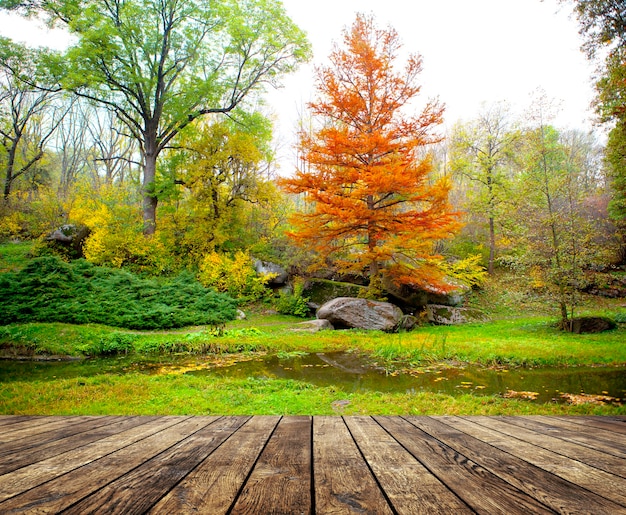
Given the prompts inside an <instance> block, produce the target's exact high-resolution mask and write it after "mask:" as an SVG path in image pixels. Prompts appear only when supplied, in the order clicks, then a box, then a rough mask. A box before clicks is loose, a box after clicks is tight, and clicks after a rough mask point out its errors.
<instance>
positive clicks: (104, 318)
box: [0, 256, 236, 330]
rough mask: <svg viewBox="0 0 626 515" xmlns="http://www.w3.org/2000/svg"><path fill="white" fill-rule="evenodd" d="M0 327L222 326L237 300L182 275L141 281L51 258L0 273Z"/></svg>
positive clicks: (232, 316) (148, 327)
mask: <svg viewBox="0 0 626 515" xmlns="http://www.w3.org/2000/svg"><path fill="white" fill-rule="evenodd" d="M0 290H1V291H2V296H1V297H0V324H2V325H6V324H11V323H24V322H65V323H70V324H87V323H92V324H104V325H108V326H113V327H124V328H128V329H142V330H145V329H151V330H154V329H172V328H177V327H187V326H192V325H221V324H224V323H225V322H227V321H229V320H233V319H234V318H235V315H236V302H235V301H234V300H233V299H232V298H231V297H229V296H228V295H225V294H221V293H216V292H215V291H214V290H212V289H207V288H205V287H204V286H202V285H201V284H200V283H198V282H197V281H196V280H195V279H194V277H193V276H192V275H191V274H187V273H183V274H181V275H179V276H178V277H176V278H174V279H171V280H156V279H142V278H140V277H137V276H135V275H133V274H130V273H128V272H125V271H122V270H115V269H110V268H103V267H97V266H94V265H92V264H90V263H88V262H87V261H84V260H80V261H75V262H73V263H71V264H68V263H65V262H63V261H61V260H60V259H59V258H57V257H55V256H46V257H41V258H37V259H34V260H32V261H31V262H30V263H29V264H28V265H27V266H26V267H25V268H23V269H22V270H20V271H18V272H8V273H4V274H0Z"/></svg>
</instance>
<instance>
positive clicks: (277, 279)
mask: <svg viewBox="0 0 626 515" xmlns="http://www.w3.org/2000/svg"><path fill="white" fill-rule="evenodd" d="M254 269H255V270H256V273H257V274H259V275H272V276H273V277H272V278H271V279H270V280H269V281H268V283H267V284H268V285H269V286H282V285H284V284H285V283H286V282H287V279H288V278H289V274H288V273H287V270H285V269H284V268H283V267H282V266H280V265H277V264H276V263H271V262H269V261H261V260H259V259H255V260H254Z"/></svg>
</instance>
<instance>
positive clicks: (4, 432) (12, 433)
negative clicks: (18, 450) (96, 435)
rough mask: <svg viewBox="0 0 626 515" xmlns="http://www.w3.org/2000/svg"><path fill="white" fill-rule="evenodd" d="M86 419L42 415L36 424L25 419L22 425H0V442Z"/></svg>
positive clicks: (30, 436)
mask: <svg viewBox="0 0 626 515" xmlns="http://www.w3.org/2000/svg"><path fill="white" fill-rule="evenodd" d="M87 419H88V417H43V418H42V419H40V420H37V423H36V424H33V423H32V421H25V424H24V425H22V424H21V423H18V424H14V425H12V426H9V427H6V426H0V444H3V445H4V444H6V443H9V442H12V441H15V440H25V439H28V438H32V437H33V436H36V435H39V434H41V433H46V432H48V431H54V430H55V429H59V428H67V427H69V426H71V425H72V424H78V423H79V422H84V421H85V420H87ZM16 426H17V427H16Z"/></svg>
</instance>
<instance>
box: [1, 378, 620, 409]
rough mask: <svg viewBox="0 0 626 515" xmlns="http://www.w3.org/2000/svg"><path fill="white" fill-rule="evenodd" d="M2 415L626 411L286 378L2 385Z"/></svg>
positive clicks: (78, 380)
mask: <svg viewBox="0 0 626 515" xmlns="http://www.w3.org/2000/svg"><path fill="white" fill-rule="evenodd" d="M0 414H12V415H155V414H158V415H183V414H184V415H207V414H219V415H236V414H247V415H274V414H276V415H305V414H306V415H340V414H341V415H354V414H379V415H406V414H411V415H435V414H436V415H441V414H447V415H529V414H535V415H548V414H561V415H563V414H569V415H575V414H595V415H617V414H622V415H623V414H626V410H624V407H623V406H622V407H618V406H612V405H597V404H582V405H565V404H553V403H549V404H548V403H546V404H536V403H531V402H528V401H524V400H517V399H504V398H500V397H496V396H480V395H471V394H465V395H458V396H449V395H444V394H437V393H427V392H416V393H380V392H347V391H343V390H341V389H340V388H336V387H316V386H313V385H310V384H306V383H301V382H299V381H292V380H282V379H259V378H246V379H221V380H219V381H209V380H207V379H206V378H202V377H194V376H186V375H185V376H183V375H181V374H167V375H154V376H148V375H142V374H138V373H129V374H124V375H107V374H102V375H98V376H95V377H78V378H72V379H52V378H51V379H50V380H48V381H34V382H30V381H29V382H22V381H16V382H11V383H5V384H2V383H0Z"/></svg>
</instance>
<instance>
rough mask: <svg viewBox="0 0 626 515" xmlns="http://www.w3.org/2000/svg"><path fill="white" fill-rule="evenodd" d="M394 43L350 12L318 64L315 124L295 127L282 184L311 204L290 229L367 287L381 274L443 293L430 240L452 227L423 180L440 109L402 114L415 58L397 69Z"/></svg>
mask: <svg viewBox="0 0 626 515" xmlns="http://www.w3.org/2000/svg"><path fill="white" fill-rule="evenodd" d="M401 47H402V45H401V43H400V40H399V37H398V34H397V32H396V31H395V30H393V29H392V28H388V29H386V30H382V29H379V28H377V27H376V25H375V23H374V20H373V18H372V17H368V16H364V15H358V16H357V18H356V20H355V22H354V24H353V26H352V28H351V29H346V30H345V31H344V35H343V46H339V45H335V47H334V49H333V51H332V53H331V55H330V63H331V64H330V66H326V67H321V68H319V69H318V70H317V77H316V78H317V81H316V82H317V84H316V86H317V92H318V97H317V99H316V100H315V101H314V102H312V103H310V104H309V109H310V113H311V117H312V122H313V124H314V125H315V126H316V128H314V129H312V130H310V131H308V132H307V131H304V130H303V131H301V134H300V139H299V151H300V153H301V163H302V166H301V167H300V169H298V170H297V171H296V173H295V175H294V176H293V177H290V178H286V179H283V180H282V181H281V182H282V185H283V187H284V188H285V189H286V191H288V192H290V193H296V194H305V195H304V196H305V199H306V200H307V203H308V204H310V209H308V210H307V211H306V212H301V213H297V214H296V215H295V217H294V219H293V223H294V226H295V230H294V232H293V233H292V236H293V237H294V239H295V240H296V242H298V243H300V244H302V245H304V246H307V247H308V248H312V249H313V250H315V251H316V253H317V255H318V257H319V258H320V262H325V261H329V260H330V261H332V263H333V265H334V266H336V267H337V268H338V269H339V270H341V271H343V272H351V273H357V274H364V275H365V276H368V277H369V280H370V285H371V286H373V285H379V284H380V281H381V280H382V279H383V278H389V279H391V280H393V281H394V282H396V283H397V284H409V285H412V286H417V287H428V288H429V289H435V290H438V291H446V290H449V289H451V287H450V285H449V284H447V283H446V281H445V278H444V273H443V271H442V268H441V267H440V266H439V264H440V258H439V257H438V256H436V255H434V243H435V242H436V241H438V240H442V239H445V238H449V237H451V236H452V235H453V234H454V233H455V232H456V231H457V230H458V228H459V225H460V224H459V222H458V214H457V213H454V212H453V211H452V209H451V207H450V205H449V203H448V192H449V187H450V186H449V182H448V180H447V179H446V178H442V179H439V180H434V179H433V178H432V176H431V171H432V164H431V159H430V157H429V155H428V153H427V152H426V148H427V147H428V146H429V145H430V144H432V143H435V142H437V141H439V139H440V138H438V137H437V136H436V135H435V134H434V133H433V129H434V128H435V127H436V126H437V125H438V124H440V123H441V121H442V114H443V108H442V107H441V106H440V105H438V104H437V103H436V102H428V103H427V104H426V107H424V108H423V110H421V112H420V113H419V114H417V115H410V114H407V113H408V112H409V110H410V109H409V108H410V103H411V101H413V100H414V99H415V97H416V96H417V95H418V93H419V92H420V86H419V85H418V83H417V78H418V75H419V73H420V71H421V68H422V59H421V56H419V55H411V56H409V57H408V60H407V63H406V66H405V67H404V69H403V70H402V71H397V70H396V69H395V68H394V61H396V59H397V58H398V52H399V50H400V49H401ZM414 109H415V108H414Z"/></svg>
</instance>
